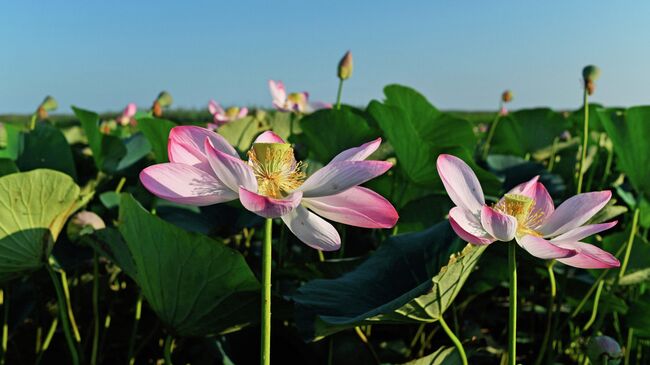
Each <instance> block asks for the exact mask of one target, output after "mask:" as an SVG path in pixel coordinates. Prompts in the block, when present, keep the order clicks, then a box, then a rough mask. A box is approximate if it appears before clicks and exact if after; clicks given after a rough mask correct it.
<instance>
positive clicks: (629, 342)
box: [623, 328, 634, 365]
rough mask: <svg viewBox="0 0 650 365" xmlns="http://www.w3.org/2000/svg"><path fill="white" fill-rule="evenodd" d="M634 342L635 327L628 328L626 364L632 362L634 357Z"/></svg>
mask: <svg viewBox="0 0 650 365" xmlns="http://www.w3.org/2000/svg"><path fill="white" fill-rule="evenodd" d="M633 342H634V328H630V329H629V330H627V344H626V345H625V361H624V362H623V363H624V364H625V365H629V364H630V359H631V358H632V344H633Z"/></svg>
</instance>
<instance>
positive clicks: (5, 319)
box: [0, 285, 9, 365]
mask: <svg viewBox="0 0 650 365" xmlns="http://www.w3.org/2000/svg"><path fill="white" fill-rule="evenodd" d="M1 293H2V309H3V312H4V315H3V316H2V358H0V364H2V365H4V364H5V359H6V355H7V340H8V338H9V286H8V285H7V286H6V287H5V288H4V289H3V290H2V292H1Z"/></svg>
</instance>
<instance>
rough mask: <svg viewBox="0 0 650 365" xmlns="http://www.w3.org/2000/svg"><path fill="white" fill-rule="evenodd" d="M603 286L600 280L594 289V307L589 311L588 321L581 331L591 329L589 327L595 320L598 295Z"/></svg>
mask: <svg viewBox="0 0 650 365" xmlns="http://www.w3.org/2000/svg"><path fill="white" fill-rule="evenodd" d="M603 284H605V282H604V281H603V280H601V281H600V282H599V283H598V288H597V289H596V295H595V296H594V305H593V308H592V309H591V317H590V318H589V321H587V323H586V324H585V326H584V327H583V328H582V330H583V331H587V330H588V329H589V327H591V325H592V324H594V321H595V320H596V315H597V314H598V302H599V301H600V293H601V292H602V291H603Z"/></svg>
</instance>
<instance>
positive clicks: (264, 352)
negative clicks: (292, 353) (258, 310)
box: [260, 218, 273, 365]
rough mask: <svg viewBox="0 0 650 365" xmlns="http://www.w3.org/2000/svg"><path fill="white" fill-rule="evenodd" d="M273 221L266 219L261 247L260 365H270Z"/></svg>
mask: <svg viewBox="0 0 650 365" xmlns="http://www.w3.org/2000/svg"><path fill="white" fill-rule="evenodd" d="M272 234H273V220H272V219H271V218H267V219H266V225H265V227H264V246H262V333H261V341H260V342H261V347H260V354H261V356H260V364H261V365H269V364H271V264H272V260H271V249H272V244H271V242H272Z"/></svg>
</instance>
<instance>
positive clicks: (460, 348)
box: [438, 316, 468, 365]
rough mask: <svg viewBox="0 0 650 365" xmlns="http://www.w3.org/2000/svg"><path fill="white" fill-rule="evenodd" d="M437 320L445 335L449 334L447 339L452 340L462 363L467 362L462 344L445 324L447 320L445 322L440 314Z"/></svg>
mask: <svg viewBox="0 0 650 365" xmlns="http://www.w3.org/2000/svg"><path fill="white" fill-rule="evenodd" d="M438 321H439V322H440V325H441V326H442V329H443V330H445V333H446V334H447V336H449V339H450V340H451V342H453V343H454V346H456V350H458V354H459V355H460V359H461V360H462V361H463V365H467V364H468V363H467V355H465V349H464V348H463V344H462V343H461V342H460V340H459V339H458V337H456V335H455V334H454V332H453V331H452V330H451V328H449V326H448V325H447V322H445V320H444V319H443V318H442V316H440V318H439V319H438Z"/></svg>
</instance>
